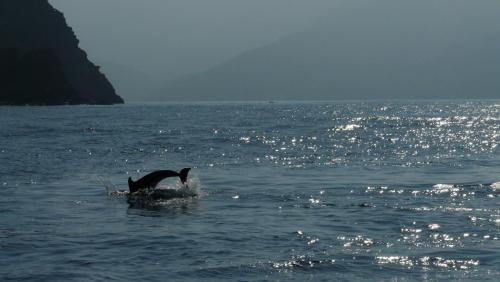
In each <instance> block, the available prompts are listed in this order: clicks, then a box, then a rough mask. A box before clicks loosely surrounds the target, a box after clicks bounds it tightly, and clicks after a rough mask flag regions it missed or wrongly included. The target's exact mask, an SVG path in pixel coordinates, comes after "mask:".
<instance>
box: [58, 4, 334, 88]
mask: <svg viewBox="0 0 500 282" xmlns="http://www.w3.org/2000/svg"><path fill="white" fill-rule="evenodd" d="M50 3H51V4H52V5H53V6H54V7H56V8H57V9H59V10H60V11H62V12H63V13H64V14H65V16H66V19H67V21H68V23H69V24H70V26H71V27H73V29H74V30H75V31H76V33H77V36H78V38H79V39H80V41H81V47H82V48H84V49H85V50H87V51H88V53H89V56H90V57H91V59H93V60H94V61H96V63H98V64H100V65H102V66H103V68H104V69H106V66H107V65H108V64H119V65H122V66H124V67H132V68H135V69H136V70H138V71H141V72H143V73H146V74H147V75H151V76H157V77H161V78H162V79H165V80H167V79H169V78H174V77H177V76H179V75H181V74H187V73H192V72H195V71H199V70H203V69H206V68H208V67H210V66H213V65H214V64H217V63H219V62H221V61H223V60H225V59H228V58H230V57H232V56H235V55H236V54H238V53H241V52H243V51H245V50H248V49H252V48H254V47H258V46H261V45H264V44H266V43H269V42H272V41H274V40H276V39H278V38H280V37H282V36H284V35H287V34H289V33H292V32H295V31H300V30H302V29H303V28H305V27H308V26H310V25H312V24H313V23H314V22H316V21H317V20H318V19H320V18H322V17H323V16H324V15H325V14H326V13H327V11H328V7H330V6H331V1H329V0H309V1H304V0H140V1H138V0H85V1H81V0H50Z"/></svg>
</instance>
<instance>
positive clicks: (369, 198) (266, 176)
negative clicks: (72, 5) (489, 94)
mask: <svg viewBox="0 0 500 282" xmlns="http://www.w3.org/2000/svg"><path fill="white" fill-rule="evenodd" d="M0 125H1V126H0V137H1V140H2V141H1V142H0V159H1V162H0V194H1V195H0V218H1V222H2V224H0V249H1V252H0V262H1V264H2V268H0V280H2V281H3V280H13V281H25V280H65V281H66V280H80V281H93V280H94V281H95V280H103V281H104V280H106V281H109V280H119V281H132V280H134V281H137V280H148V281H164V280H165V279H168V280H172V281H199V280H206V279H208V280H213V281H223V280H226V281H234V280H235V279H236V280H243V281H263V280H264V281H266V280H271V281H283V280H286V281H304V280H310V281H330V280H331V279H333V277H334V278H335V279H339V280H348V281H353V280H354V281H358V280H370V279H375V280H418V281H420V280H444V279H447V280H487V279H490V280H493V281H496V280H498V279H499V278H500V273H499V272H500V271H499V270H498V267H497V266H498V265H499V264H500V257H499V256H498V253H499V251H500V240H499V239H498V238H499V237H500V232H499V231H500V229H499V227H500V209H499V208H498V197H499V195H500V182H499V181H500V178H499V175H500V174H499V172H500V171H499V169H498V167H499V165H500V153H499V152H500V151H499V149H500V148H499V147H498V143H499V142H500V133H499V132H500V107H499V106H498V103H497V104H495V103H493V102H492V101H478V102H419V103H409V102H405V103H309V104H300V103H288V104H281V103H273V104H268V103H262V104H259V103H254V104H220V105H216V104H165V105H141V104H136V105H124V106H113V107H107V106H106V107H98V106H80V107H50V108H45V107H0ZM187 166H192V167H193V172H192V174H190V176H192V177H191V178H190V180H189V181H190V182H189V183H188V186H189V187H190V188H192V189H195V190H194V194H196V196H195V197H192V196H189V197H170V196H171V195H172V193H177V194H175V195H181V196H183V195H184V194H183V193H182V190H179V189H181V188H182V187H180V186H179V184H178V183H176V182H174V183H167V182H165V183H162V186H161V187H160V190H161V189H164V191H163V192H165V193H170V194H168V195H170V196H169V197H164V198H161V197H160V199H156V198H155V199H153V200H151V198H152V197H149V198H148V197H146V198H136V199H135V200H134V201H133V203H132V205H130V204H129V202H130V201H131V200H130V199H131V198H130V196H129V195H128V193H127V192H126V191H127V190H128V189H127V179H128V177H132V178H134V179H136V178H138V177H140V176H142V175H145V174H146V173H148V172H151V171H153V170H157V169H173V170H178V169H179V168H182V167H187ZM163 192H162V193H163ZM163 196H165V195H163ZM138 269H139V270H140V271H138Z"/></svg>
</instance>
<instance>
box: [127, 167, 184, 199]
mask: <svg viewBox="0 0 500 282" xmlns="http://www.w3.org/2000/svg"><path fill="white" fill-rule="evenodd" d="M190 169H191V168H183V169H182V170H181V171H180V172H175V171H173V170H158V171H155V172H152V173H150V174H148V175H145V176H144V177H142V178H141V179H139V180H137V181H133V180H132V178H131V177H129V178H128V188H129V190H130V193H135V192H137V191H140V190H143V189H148V188H155V187H156V186H157V185H158V183H160V182H161V181H162V180H163V179H165V178H168V177H174V176H178V177H179V178H180V179H181V182H182V184H186V181H187V175H188V173H189V170H190Z"/></svg>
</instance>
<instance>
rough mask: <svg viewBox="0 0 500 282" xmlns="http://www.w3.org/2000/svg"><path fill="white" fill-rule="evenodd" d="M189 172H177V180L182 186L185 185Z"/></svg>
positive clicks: (187, 169)
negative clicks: (178, 179) (179, 180)
mask: <svg viewBox="0 0 500 282" xmlns="http://www.w3.org/2000/svg"><path fill="white" fill-rule="evenodd" d="M189 170H191V168H183V169H182V170H181V171H180V172H179V178H180V179H181V182H182V184H186V182H187V177H188V173H189Z"/></svg>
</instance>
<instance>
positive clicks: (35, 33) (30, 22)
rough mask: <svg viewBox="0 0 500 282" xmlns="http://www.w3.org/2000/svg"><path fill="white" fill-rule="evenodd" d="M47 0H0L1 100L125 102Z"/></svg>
mask: <svg viewBox="0 0 500 282" xmlns="http://www.w3.org/2000/svg"><path fill="white" fill-rule="evenodd" d="M78 44H79V42H78V39H77V38H76V36H75V34H74V32H73V30H72V29H71V28H70V27H69V26H68V25H67V23H66V20H65V19H64V16H63V14H62V13H60V12H59V11H57V10H56V9H54V8H53V7H52V6H51V5H50V4H49V3H48V1H47V0H0V104H13V105H25V104H30V105H31V104H32V105H60V104H115V103H123V100H122V98H121V97H120V96H118V95H117V94H116V93H115V90H114V88H113V86H112V85H111V83H110V82H109V81H108V80H107V79H106V77H105V76H104V75H103V74H102V73H101V72H100V71H99V67H98V66H96V65H94V64H93V63H92V62H90V61H89V60H88V58H87V54H86V53H85V52H84V51H83V50H81V49H80V48H79V47H78Z"/></svg>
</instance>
